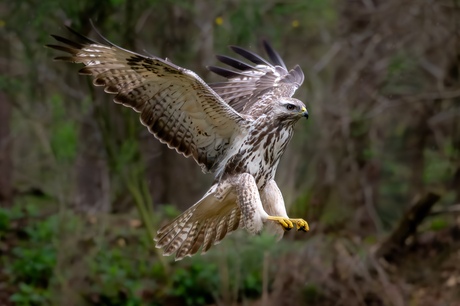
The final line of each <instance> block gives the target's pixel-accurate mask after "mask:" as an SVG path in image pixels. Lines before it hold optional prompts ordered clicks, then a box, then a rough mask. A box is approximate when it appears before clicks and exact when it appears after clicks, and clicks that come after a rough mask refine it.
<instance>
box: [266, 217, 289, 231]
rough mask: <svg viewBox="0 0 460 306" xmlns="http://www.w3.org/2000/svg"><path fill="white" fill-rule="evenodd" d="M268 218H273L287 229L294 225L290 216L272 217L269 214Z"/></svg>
mask: <svg viewBox="0 0 460 306" xmlns="http://www.w3.org/2000/svg"><path fill="white" fill-rule="evenodd" d="M267 220H272V221H276V222H278V223H279V224H280V225H281V226H282V227H283V229H284V230H285V231H290V230H291V228H293V227H294V225H293V224H292V222H291V221H290V220H289V219H288V218H283V217H272V216H268V218H267Z"/></svg>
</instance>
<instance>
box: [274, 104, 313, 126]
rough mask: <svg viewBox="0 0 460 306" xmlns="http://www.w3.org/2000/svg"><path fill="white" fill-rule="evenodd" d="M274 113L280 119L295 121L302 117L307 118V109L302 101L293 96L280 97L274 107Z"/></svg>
mask: <svg viewBox="0 0 460 306" xmlns="http://www.w3.org/2000/svg"><path fill="white" fill-rule="evenodd" d="M274 113H275V114H276V116H277V117H278V118H279V119H281V120H290V121H297V120H299V119H300V118H302V117H305V118H306V119H308V111H307V108H306V107H305V104H303V103H302V101H300V100H297V99H294V98H282V99H280V100H278V103H277V105H276V106H275V107H274Z"/></svg>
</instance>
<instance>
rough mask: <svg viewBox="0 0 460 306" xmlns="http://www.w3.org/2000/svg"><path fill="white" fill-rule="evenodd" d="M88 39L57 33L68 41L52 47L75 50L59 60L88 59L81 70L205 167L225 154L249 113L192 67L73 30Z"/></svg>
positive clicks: (161, 137) (171, 144)
mask: <svg viewBox="0 0 460 306" xmlns="http://www.w3.org/2000/svg"><path fill="white" fill-rule="evenodd" d="M69 30H70V31H71V32H73V33H74V34H75V35H77V36H78V37H79V38H80V40H81V41H83V43H78V42H73V41H70V40H68V39H66V38H63V37H59V36H54V35H52V36H53V37H54V38H55V39H56V40H57V41H59V42H62V43H64V44H66V45H67V46H57V45H48V47H50V48H53V49H57V50H60V51H64V52H67V53H70V54H71V56H62V57H56V58H55V59H56V60H62V61H68V62H74V63H83V64H85V66H86V67H84V68H82V69H80V71H79V72H80V73H81V74H87V75H92V76H93V77H94V80H93V84H94V85H96V86H105V89H104V90H105V92H107V93H110V94H116V96H115V98H114V102H115V103H119V104H123V105H124V106H127V107H131V108H133V109H134V110H135V111H136V112H138V113H140V114H141V115H140V120H141V122H142V124H143V125H145V126H146V127H148V129H149V131H150V132H151V133H152V134H154V135H155V136H156V138H158V139H159V140H160V141H161V142H162V143H165V144H167V145H168V147H169V148H174V149H176V151H177V152H178V153H182V154H183V155H184V156H186V157H189V156H192V157H193V158H194V159H195V161H196V162H197V163H198V164H199V165H201V166H202V169H203V171H204V172H209V171H212V170H211V169H212V166H213V165H214V164H215V163H216V161H217V160H218V158H219V157H220V156H221V155H222V154H224V152H225V150H226V149H227V147H229V145H230V143H231V142H232V138H233V137H234V135H235V134H236V133H237V131H238V129H239V127H240V125H241V124H242V123H243V122H245V119H244V118H243V117H242V116H240V115H239V114H238V113H237V112H236V111H235V110H233V109H232V108H231V107H229V106H228V105H227V103H226V102H225V101H224V100H222V98H221V97H219V96H218V95H216V94H215V92H214V91H212V90H211V89H210V88H209V86H208V85H207V84H206V83H205V82H204V81H203V80H201V79H200V78H199V77H198V76H197V75H196V74H195V73H193V72H192V71H190V70H187V69H184V68H181V67H178V66H176V65H174V64H172V63H171V62H169V61H166V60H162V59H160V58H158V57H154V56H152V57H147V56H143V55H140V54H137V53H134V52H131V51H128V50H125V49H122V48H120V47H117V46H115V45H113V44H111V43H110V42H108V41H107V40H106V42H107V43H108V44H109V45H105V44H100V43H98V42H96V41H93V40H91V39H89V38H87V37H84V36H82V35H80V34H78V33H76V32H74V31H73V30H71V29H69Z"/></svg>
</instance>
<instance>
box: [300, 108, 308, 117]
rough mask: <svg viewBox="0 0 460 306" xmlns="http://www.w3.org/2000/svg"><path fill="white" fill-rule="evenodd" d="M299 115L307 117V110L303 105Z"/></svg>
mask: <svg viewBox="0 0 460 306" xmlns="http://www.w3.org/2000/svg"><path fill="white" fill-rule="evenodd" d="M301 115H302V117H305V119H308V112H307V109H306V108H305V107H302V113H301Z"/></svg>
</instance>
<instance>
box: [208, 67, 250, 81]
mask: <svg viewBox="0 0 460 306" xmlns="http://www.w3.org/2000/svg"><path fill="white" fill-rule="evenodd" d="M207 68H208V69H209V70H210V71H212V72H214V73H215V74H218V75H220V76H223V77H224V78H227V79H232V78H241V77H246V76H245V75H244V74H241V73H238V72H236V71H232V70H229V69H225V68H221V67H216V66H208V67H207Z"/></svg>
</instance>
